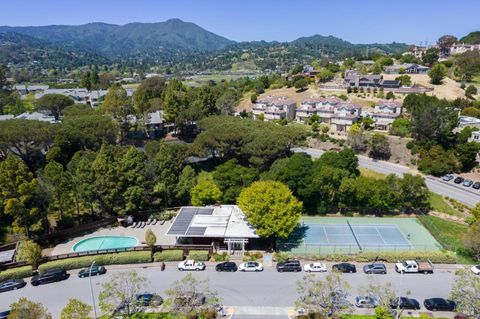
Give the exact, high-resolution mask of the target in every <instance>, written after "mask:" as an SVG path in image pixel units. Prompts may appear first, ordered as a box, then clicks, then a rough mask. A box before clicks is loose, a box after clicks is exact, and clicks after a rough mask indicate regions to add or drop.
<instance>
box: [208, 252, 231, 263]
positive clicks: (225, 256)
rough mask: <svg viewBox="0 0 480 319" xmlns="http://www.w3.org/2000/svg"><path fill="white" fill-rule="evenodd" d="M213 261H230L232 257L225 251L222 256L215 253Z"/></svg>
mask: <svg viewBox="0 0 480 319" xmlns="http://www.w3.org/2000/svg"><path fill="white" fill-rule="evenodd" d="M211 259H212V261H229V260H230V256H229V255H228V254H227V252H225V251H224V252H222V253H221V254H219V253H214V254H213V255H212V258H211Z"/></svg>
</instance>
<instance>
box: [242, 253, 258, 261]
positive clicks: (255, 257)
mask: <svg viewBox="0 0 480 319" xmlns="http://www.w3.org/2000/svg"><path fill="white" fill-rule="evenodd" d="M262 258H263V255H262V253H261V252H259V251H247V252H245V254H244V255H243V261H257V260H259V259H262Z"/></svg>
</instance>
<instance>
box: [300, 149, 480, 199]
mask: <svg viewBox="0 0 480 319" xmlns="http://www.w3.org/2000/svg"><path fill="white" fill-rule="evenodd" d="M292 151H293V152H297V153H306V154H308V155H310V156H311V157H313V158H318V157H320V156H321V155H322V154H323V153H324V151H322V150H318V149H314V148H307V147H296V148H292ZM357 157H358V164H359V166H360V167H364V168H367V169H370V170H372V171H375V172H378V173H382V174H385V175H388V174H396V175H398V176H402V175H403V174H405V173H411V174H421V173H419V172H418V171H415V170H412V169H410V168H409V167H407V166H402V165H398V164H393V163H389V162H385V161H378V160H373V159H371V158H369V157H366V156H362V155H358V156H357ZM421 175H422V176H424V177H425V183H426V184H427V187H428V188H429V189H430V190H431V191H432V192H434V193H437V194H440V195H443V196H448V197H450V198H453V199H455V200H457V201H459V202H461V203H464V204H465V205H468V206H470V207H473V206H475V205H476V204H477V203H478V202H480V191H477V190H475V189H473V188H470V187H469V188H466V187H464V186H462V185H457V184H454V183H453V181H450V182H445V181H443V180H442V179H440V178H437V177H433V176H429V175H423V174H421Z"/></svg>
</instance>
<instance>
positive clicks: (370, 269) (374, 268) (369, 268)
mask: <svg viewBox="0 0 480 319" xmlns="http://www.w3.org/2000/svg"><path fill="white" fill-rule="evenodd" d="M363 272H364V273H366V274H386V273H387V267H385V265H384V264H380V263H374V264H369V265H365V266H363Z"/></svg>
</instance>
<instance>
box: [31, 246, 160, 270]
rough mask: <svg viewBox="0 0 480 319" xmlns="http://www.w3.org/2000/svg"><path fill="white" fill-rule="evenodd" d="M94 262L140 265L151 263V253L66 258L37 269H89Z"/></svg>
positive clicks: (103, 264)
mask: <svg viewBox="0 0 480 319" xmlns="http://www.w3.org/2000/svg"><path fill="white" fill-rule="evenodd" d="M93 261H95V263H96V264H97V265H102V266H105V265H122V264H142V263H150V262H152V258H151V253H150V252H149V251H132V252H123V253H118V254H105V255H96V256H82V257H75V258H67V259H61V260H53V261H49V262H46V263H44V264H41V265H40V267H38V269H39V270H40V271H45V270H49V269H52V268H57V267H60V268H64V269H65V270H70V269H79V268H85V267H89V266H90V265H91V264H92V262H93Z"/></svg>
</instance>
